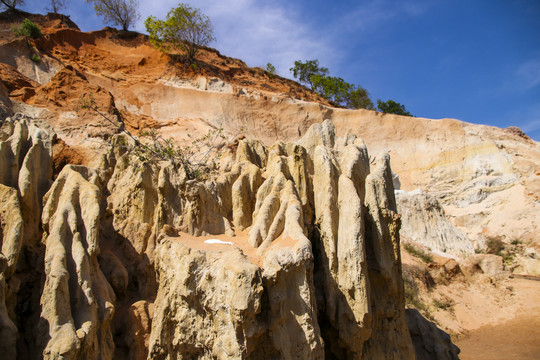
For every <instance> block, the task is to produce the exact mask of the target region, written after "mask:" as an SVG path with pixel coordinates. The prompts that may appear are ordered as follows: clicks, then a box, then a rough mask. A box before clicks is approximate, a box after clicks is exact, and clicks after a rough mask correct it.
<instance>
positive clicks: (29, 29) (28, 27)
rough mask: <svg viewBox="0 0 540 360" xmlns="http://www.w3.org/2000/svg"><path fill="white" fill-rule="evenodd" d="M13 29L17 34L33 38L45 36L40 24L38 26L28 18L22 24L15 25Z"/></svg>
mask: <svg viewBox="0 0 540 360" xmlns="http://www.w3.org/2000/svg"><path fill="white" fill-rule="evenodd" d="M12 31H13V33H14V34H15V35H17V36H25V37H31V38H33V39H37V38H40V37H41V36H43V34H42V33H41V29H40V28H39V26H37V25H36V24H34V23H33V22H31V21H30V20H28V19H24V20H23V22H22V24H21V25H19V26H14V27H13V28H12Z"/></svg>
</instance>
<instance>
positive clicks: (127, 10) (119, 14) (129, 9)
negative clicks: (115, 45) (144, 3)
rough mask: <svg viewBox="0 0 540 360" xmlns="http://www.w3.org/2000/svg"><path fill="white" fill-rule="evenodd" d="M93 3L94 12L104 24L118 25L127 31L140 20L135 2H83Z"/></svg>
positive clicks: (94, 0) (98, 0)
mask: <svg viewBox="0 0 540 360" xmlns="http://www.w3.org/2000/svg"><path fill="white" fill-rule="evenodd" d="M85 1H86V2H91V3H94V10H95V11H96V14H97V15H99V16H103V17H104V18H105V22H107V23H110V24H113V25H119V26H121V27H122V30H123V31H127V30H128V29H129V27H130V26H131V25H133V24H134V23H135V21H137V20H138V19H139V18H140V15H139V11H138V7H139V3H138V2H137V0H85Z"/></svg>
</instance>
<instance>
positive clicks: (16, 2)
mask: <svg viewBox="0 0 540 360" xmlns="http://www.w3.org/2000/svg"><path fill="white" fill-rule="evenodd" d="M0 5H1V7H0V8H6V9H8V10H15V8H16V7H17V6H22V5H24V0H0Z"/></svg>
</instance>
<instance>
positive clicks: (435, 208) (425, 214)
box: [396, 191, 474, 257]
mask: <svg viewBox="0 0 540 360" xmlns="http://www.w3.org/2000/svg"><path fill="white" fill-rule="evenodd" d="M396 202H397V209H398V213H399V214H400V215H401V224H402V226H401V230H400V234H401V236H402V237H407V238H409V239H411V240H413V241H415V242H418V243H420V244H422V245H425V246H427V247H428V248H430V249H431V250H432V251H434V250H435V251H441V252H446V253H450V254H454V255H458V256H462V257H466V256H469V255H472V254H474V247H473V245H472V242H471V241H470V240H469V238H468V237H467V235H465V233H463V231H461V230H459V229H458V228H456V227H455V226H454V224H452V222H450V220H449V219H448V218H447V217H446V214H445V212H444V209H443V208H442V206H441V204H440V203H439V201H438V200H437V199H436V198H435V197H434V196H432V195H428V194H424V193H421V192H410V193H407V192H404V191H397V192H396Z"/></svg>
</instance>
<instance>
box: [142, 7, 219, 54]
mask: <svg viewBox="0 0 540 360" xmlns="http://www.w3.org/2000/svg"><path fill="white" fill-rule="evenodd" d="M144 25H145V26H146V31H148V33H149V34H150V41H151V42H152V43H153V44H154V45H155V46H156V47H158V48H160V49H162V50H164V51H171V50H183V51H185V53H186V57H187V59H188V61H189V62H190V63H194V62H195V55H196V54H197V52H198V51H199V49H200V48H201V47H202V46H206V45H208V44H210V43H211V42H212V41H214V40H215V38H214V28H213V26H212V23H211V22H210V19H209V18H208V16H206V15H204V14H203V13H202V12H201V11H200V10H199V9H194V8H192V7H191V6H189V5H188V4H182V3H181V4H179V6H178V7H177V8H173V9H171V11H169V13H168V14H167V18H166V19H165V21H163V20H159V19H156V18H155V17H153V16H149V17H148V18H147V19H146V21H145V22H144Z"/></svg>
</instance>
